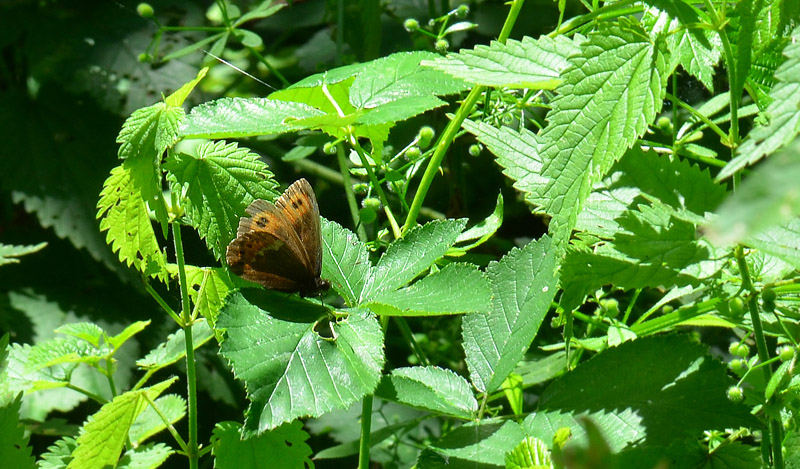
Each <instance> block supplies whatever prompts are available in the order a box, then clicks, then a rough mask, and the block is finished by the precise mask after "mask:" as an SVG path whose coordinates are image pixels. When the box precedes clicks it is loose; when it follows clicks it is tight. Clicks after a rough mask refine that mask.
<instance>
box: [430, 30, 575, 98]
mask: <svg viewBox="0 0 800 469" xmlns="http://www.w3.org/2000/svg"><path fill="white" fill-rule="evenodd" d="M579 52H580V49H579V48H578V45H577V44H576V43H575V42H574V41H572V40H570V39H569V38H567V37H566V36H556V37H555V38H550V37H548V36H541V37H539V39H533V38H530V37H524V38H522V41H515V40H513V39H509V40H508V41H506V43H505V44H503V43H500V42H497V41H492V43H491V44H490V45H489V46H484V45H479V46H476V47H475V48H474V49H471V50H470V49H462V50H461V51H460V52H459V53H457V54H448V55H447V57H446V58H441V57H439V58H437V59H435V60H425V61H423V62H422V65H424V66H427V67H432V68H435V69H437V70H441V71H443V72H445V73H447V74H449V75H452V76H454V77H457V78H460V79H462V80H464V81H466V82H468V83H472V84H475V85H485V86H499V87H510V88H529V89H553V88H555V87H556V86H557V85H558V84H559V83H561V73H562V72H563V71H564V70H566V69H567V68H568V67H569V66H570V63H569V62H568V61H567V57H569V56H570V55H573V54H577V53H579Z"/></svg>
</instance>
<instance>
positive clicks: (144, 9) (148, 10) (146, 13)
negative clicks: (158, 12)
mask: <svg viewBox="0 0 800 469" xmlns="http://www.w3.org/2000/svg"><path fill="white" fill-rule="evenodd" d="M136 13H138V14H139V16H141V17H142V18H152V17H153V14H155V10H153V7H152V6H150V4H149V3H140V4H138V5H136Z"/></svg>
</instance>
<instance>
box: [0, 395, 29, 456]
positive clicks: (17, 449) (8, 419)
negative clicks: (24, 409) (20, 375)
mask: <svg viewBox="0 0 800 469" xmlns="http://www.w3.org/2000/svg"><path fill="white" fill-rule="evenodd" d="M21 404H22V394H21V393H20V394H18V395H17V396H16V398H15V399H13V400H11V401H9V402H7V403H5V404H4V405H2V406H0V456H2V458H3V459H2V461H3V466H4V467H9V468H11V467H13V468H14V469H17V468H19V469H27V468H31V469H33V468H34V457H33V456H31V449H32V448H31V447H30V446H29V445H28V436H27V435H25V429H24V428H23V427H22V425H20V422H19V409H20V405H21Z"/></svg>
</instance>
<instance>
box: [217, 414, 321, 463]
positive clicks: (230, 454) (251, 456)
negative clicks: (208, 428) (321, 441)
mask: <svg viewBox="0 0 800 469" xmlns="http://www.w3.org/2000/svg"><path fill="white" fill-rule="evenodd" d="M241 430H242V428H241V425H240V424H238V423H236V422H220V423H218V424H217V425H216V426H215V427H214V432H213V434H212V435H211V446H212V453H213V454H214V457H215V461H214V465H215V467H236V468H238V469H259V468H262V467H264V464H265V463H266V462H269V467H270V468H275V469H283V468H292V469H294V468H305V467H314V463H313V462H312V461H311V447H310V446H308V443H306V440H308V433H306V432H305V431H303V424H302V423H301V422H298V421H295V422H292V423H286V424H284V425H281V426H280V427H278V428H275V429H274V430H271V431H268V432H264V433H262V434H260V435H258V436H253V437H250V438H247V439H245V440H243V439H242V435H241Z"/></svg>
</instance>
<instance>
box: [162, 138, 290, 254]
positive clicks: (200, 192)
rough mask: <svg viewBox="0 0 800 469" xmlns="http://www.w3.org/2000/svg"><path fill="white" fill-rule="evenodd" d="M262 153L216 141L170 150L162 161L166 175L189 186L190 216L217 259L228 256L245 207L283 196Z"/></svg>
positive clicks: (188, 210) (188, 206) (187, 199)
mask: <svg viewBox="0 0 800 469" xmlns="http://www.w3.org/2000/svg"><path fill="white" fill-rule="evenodd" d="M258 158H259V157H258V155H257V154H255V153H252V152H251V151H250V150H248V149H247V148H240V147H239V146H238V145H237V144H236V143H225V142H223V141H217V142H206V143H203V144H200V145H199V146H198V147H197V149H196V155H187V154H183V153H180V154H173V155H170V158H169V159H168V160H167V162H166V164H165V165H164V168H165V169H166V170H167V171H169V173H170V174H169V175H168V178H169V179H170V180H171V181H173V182H174V183H175V184H176V185H178V186H180V187H181V189H183V190H185V193H186V202H185V203H186V209H187V214H188V217H189V221H190V222H191V224H192V226H193V227H195V228H197V231H198V232H199V233H200V236H201V237H202V238H203V239H205V240H206V244H207V245H208V247H209V248H210V249H211V251H212V252H213V253H214V256H215V257H216V258H217V259H221V258H222V257H223V256H224V255H225V249H226V248H227V246H228V243H230V242H231V241H232V240H233V238H234V237H235V230H236V226H237V225H238V222H239V217H240V216H241V215H243V214H244V212H245V209H246V208H247V206H248V205H250V203H251V202H253V201H254V200H256V199H266V200H270V201H272V200H275V199H276V198H277V197H278V196H279V195H280V194H279V193H278V192H277V191H276V190H275V189H276V188H277V187H278V184H277V182H275V180H274V179H273V177H272V176H273V175H272V173H271V172H269V171H268V170H267V166H266V165H265V164H264V163H262V162H261V161H259V159H258ZM173 190H175V191H176V192H177V191H180V189H178V188H174V189H173Z"/></svg>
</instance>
